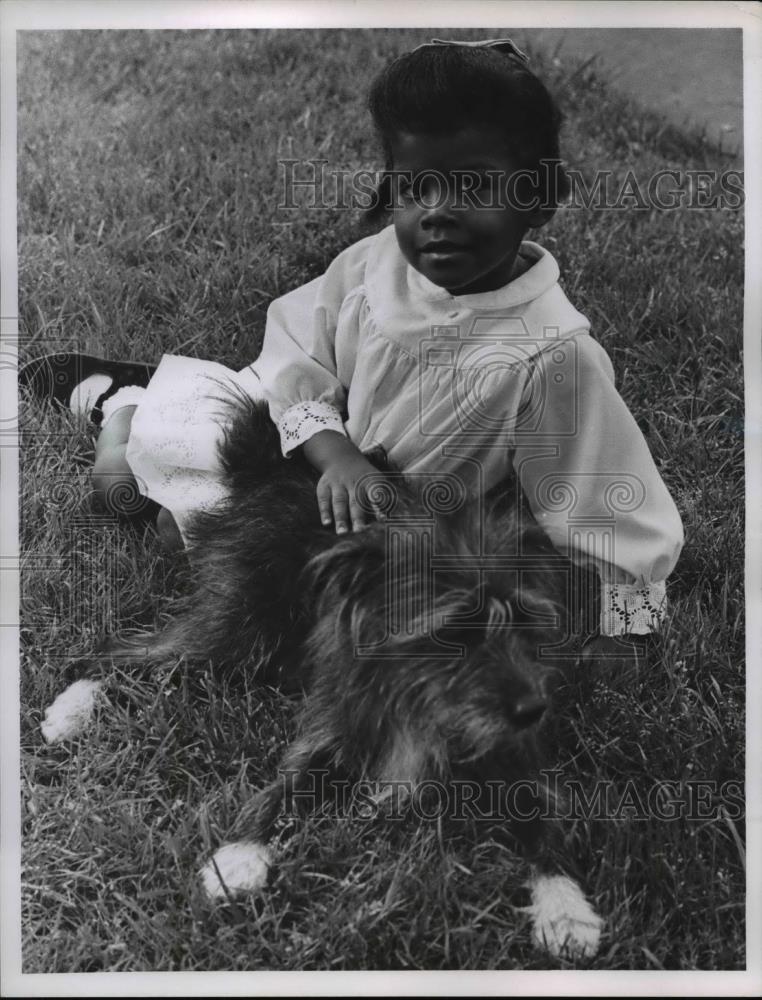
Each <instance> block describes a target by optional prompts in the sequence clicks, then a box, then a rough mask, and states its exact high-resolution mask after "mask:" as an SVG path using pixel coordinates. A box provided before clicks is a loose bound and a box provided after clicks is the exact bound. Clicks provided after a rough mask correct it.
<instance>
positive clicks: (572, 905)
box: [529, 875, 603, 958]
mask: <svg viewBox="0 0 762 1000" xmlns="http://www.w3.org/2000/svg"><path fill="white" fill-rule="evenodd" d="M531 888H532V904H531V906H530V907H529V911H530V913H531V915H532V924H533V938H534V942H535V944H536V945H538V946H539V947H541V948H546V949H547V950H548V951H549V952H550V953H551V955H555V956H556V957H561V956H565V957H567V958H592V957H593V955H595V953H596V952H597V951H598V944H599V942H600V938H601V929H602V927H603V920H602V919H601V918H600V917H599V916H598V914H597V913H596V912H595V910H594V909H593V908H592V906H591V905H590V904H589V903H588V901H587V900H586V899H585V896H584V894H583V892H582V890H581V889H580V887H579V886H578V885H577V883H576V882H574V881H572V879H570V878H567V876H566V875H538V876H536V877H535V878H534V879H533V881H532V886H531Z"/></svg>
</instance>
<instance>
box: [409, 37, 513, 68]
mask: <svg viewBox="0 0 762 1000" xmlns="http://www.w3.org/2000/svg"><path fill="white" fill-rule="evenodd" d="M432 45H465V46H466V48H469V49H497V50H498V51H499V52H504V53H505V54H506V55H508V56H514V57H515V58H516V59H518V60H519V62H522V63H528V62H529V56H528V55H527V54H526V53H525V52H522V51H521V49H520V48H519V47H518V45H516V43H515V42H513V41H512V40H511V39H510V38H486V39H485V40H484V41H483V42H459V41H453V40H451V39H447V38H432V39H431V41H430V42H424V43H423V44H422V45H416V47H415V48H414V49H413V50H412V51H413V52H417V51H418V49H427V48H430V47H431V46H432Z"/></svg>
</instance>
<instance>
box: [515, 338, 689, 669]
mask: <svg viewBox="0 0 762 1000" xmlns="http://www.w3.org/2000/svg"><path fill="white" fill-rule="evenodd" d="M523 398H524V400H525V401H526V410H527V418H526V419H525V420H523V421H522V420H519V421H518V423H517V428H516V448H515V454H514V467H515V468H516V471H517V473H518V475H519V479H520V481H521V484H522V488H523V490H524V493H525V495H526V497H527V499H528V501H529V504H530V506H531V508H532V511H533V513H534V515H535V517H536V519H537V521H538V523H539V524H540V526H541V527H542V528H543V529H544V530H545V531H546V532H547V534H548V535H549V537H550V539H551V541H552V542H553V544H554V545H555V546H556V548H557V549H558V550H559V551H561V552H563V553H564V554H566V555H568V556H569V557H570V558H571V559H572V560H573V561H574V562H576V563H578V564H581V565H584V566H590V567H593V568H595V569H596V570H597V572H598V575H599V577H600V581H601V614H600V622H599V629H598V633H599V635H600V637H602V638H603V639H604V641H596V642H593V643H592V645H591V646H590V647H589V650H588V652H589V654H590V655H594V654H595V650H596V648H598V649H603V647H606V650H607V651H611V649H613V648H615V647H616V648H618V649H620V651H621V650H622V649H623V647H622V645H621V643H617V642H616V641H614V640H615V637H621V636H625V635H629V636H632V635H647V634H649V633H651V632H653V631H655V630H656V629H658V626H659V623H660V621H661V620H662V618H663V616H664V614H665V611H666V600H665V584H666V579H667V577H668V576H669V574H670V573H671V572H672V570H673V568H674V566H675V564H676V562H677V558H678V556H679V554H680V550H681V547H682V544H683V530H682V523H681V521H680V516H679V514H678V512H677V509H676V507H675V504H674V502H673V500H672V498H671V497H670V495H669V493H668V491H667V489H666V487H665V485H664V483H663V482H662V479H661V476H660V475H659V472H658V470H657V469H656V466H655V464H654V461H653V458H652V457H651V454H650V452H649V450H648V445H647V444H646V441H645V439H644V438H643V435H642V433H641V431H640V428H639V427H638V425H637V423H636V422H635V419H634V417H633V416H632V414H631V413H630V411H629V410H628V408H627V406H626V405H625V403H624V400H623V399H622V398H621V396H620V395H619V393H618V392H617V390H616V388H615V385H614V372H613V367H612V365H611V361H610V360H609V357H608V355H607V354H606V352H605V351H604V349H603V348H602V347H601V346H600V345H599V344H598V343H597V342H596V341H594V340H593V339H592V338H591V337H589V336H588V335H586V334H581V335H578V336H576V337H573V338H571V339H569V340H566V341H563V342H559V343H558V344H557V345H556V346H555V348H554V349H553V351H552V352H548V353H547V354H545V355H538V357H537V358H536V359H535V364H534V367H533V369H532V371H531V373H530V375H529V378H528V380H527V385H526V386H525V390H524V396H523ZM538 400H541V403H542V405H541V406H540V407H538ZM530 402H531V412H529V411H530ZM538 413H539V414H540V415H539V417H538V416H537V414H538Z"/></svg>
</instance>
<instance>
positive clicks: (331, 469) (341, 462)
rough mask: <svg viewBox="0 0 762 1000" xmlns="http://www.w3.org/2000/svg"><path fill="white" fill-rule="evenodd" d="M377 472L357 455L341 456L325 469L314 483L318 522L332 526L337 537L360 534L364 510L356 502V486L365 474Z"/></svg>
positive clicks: (363, 521)
mask: <svg viewBox="0 0 762 1000" xmlns="http://www.w3.org/2000/svg"><path fill="white" fill-rule="evenodd" d="M372 473H376V474H377V473H378V469H376V467H375V466H374V465H371V463H370V462H369V461H368V460H367V458H365V457H364V456H363V455H361V454H360V453H359V452H358V453H357V455H345V456H343V457H342V458H341V459H338V460H337V461H335V462H334V463H332V464H331V465H329V466H328V468H327V469H326V470H325V471H324V472H323V475H322V476H321V477H320V481H319V482H318V484H317V499H318V507H319V508H320V520H321V521H322V522H323V524H326V525H328V524H330V523H331V519H333V521H334V522H335V524H336V533H337V534H338V535H341V534H344V532H346V531H349V525H350V523H351V526H352V530H353V531H361V530H362V529H363V528H364V527H365V524H366V520H365V518H366V511H365V510H364V509H363V508H362V507H361V506H360V504H359V503H358V499H357V497H358V494H357V487H358V484H359V482H360V480H361V479H362V478H363V477H364V476H367V475H368V474H372Z"/></svg>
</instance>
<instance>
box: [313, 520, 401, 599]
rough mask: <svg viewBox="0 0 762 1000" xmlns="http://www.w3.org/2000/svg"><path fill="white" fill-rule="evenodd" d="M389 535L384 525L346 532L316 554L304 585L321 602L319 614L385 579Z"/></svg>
mask: <svg viewBox="0 0 762 1000" xmlns="http://www.w3.org/2000/svg"><path fill="white" fill-rule="evenodd" d="M385 557H386V535H385V532H384V530H383V527H382V526H381V525H370V526H369V527H367V528H366V529H365V530H364V531H359V532H353V533H352V534H350V535H346V536H344V537H343V538H341V539H340V540H339V541H337V542H336V544H335V545H332V546H331V548H329V549H326V550H325V551H324V552H320V553H319V554H318V555H316V556H314V557H313V558H312V559H311V560H310V561H309V563H308V564H307V566H306V568H305V570H304V576H303V579H304V584H305V586H306V587H307V588H308V589H309V592H310V593H311V594H313V595H314V598H315V600H316V601H317V607H318V613H323V612H325V611H329V610H330V609H331V608H332V607H333V608H335V607H336V606H337V605H338V604H339V603H341V602H342V601H344V600H346V598H347V597H354V598H355V599H357V598H359V597H361V596H362V595H363V594H365V593H366V592H367V591H369V590H370V589H372V588H374V587H377V586H378V584H379V578H380V579H381V580H383V574H384V572H385V565H386V559H385Z"/></svg>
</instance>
